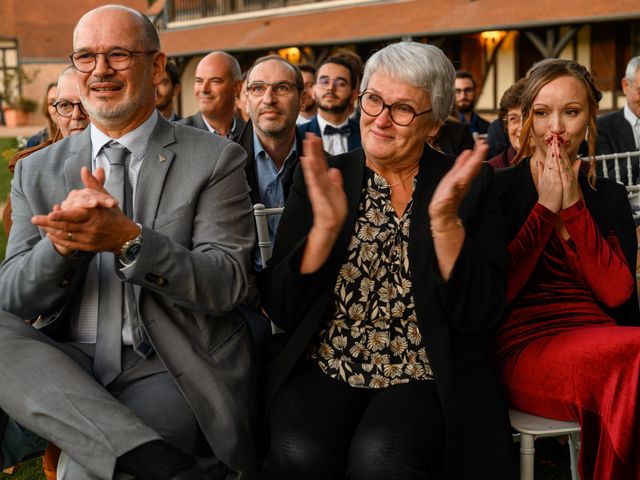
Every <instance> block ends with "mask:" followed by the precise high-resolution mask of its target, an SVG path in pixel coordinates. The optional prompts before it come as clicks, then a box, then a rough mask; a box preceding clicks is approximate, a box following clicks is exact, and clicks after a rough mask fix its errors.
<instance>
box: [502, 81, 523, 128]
mask: <svg viewBox="0 0 640 480" xmlns="http://www.w3.org/2000/svg"><path fill="white" fill-rule="evenodd" d="M526 85H527V79H526V77H525V78H521V79H520V80H518V81H517V82H516V83H514V84H513V85H511V86H510V87H509V88H507V89H506V90H505V91H504V93H503V94H502V98H501V99H500V110H499V111H498V116H499V117H500V120H504V119H505V118H507V112H508V111H509V110H511V109H512V108H518V107H520V105H521V101H520V97H521V96H522V92H523V91H524V87H525V86H526Z"/></svg>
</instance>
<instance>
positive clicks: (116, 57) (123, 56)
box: [69, 48, 157, 73]
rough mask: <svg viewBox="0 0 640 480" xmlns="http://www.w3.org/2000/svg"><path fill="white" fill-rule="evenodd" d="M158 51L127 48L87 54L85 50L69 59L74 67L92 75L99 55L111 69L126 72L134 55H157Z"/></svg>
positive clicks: (74, 53) (73, 54) (75, 53)
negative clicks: (102, 56)
mask: <svg viewBox="0 0 640 480" xmlns="http://www.w3.org/2000/svg"><path fill="white" fill-rule="evenodd" d="M156 52H157V50H127V49H126V48H112V49H111V50H109V51H108V52H85V51H83V50H81V51H78V52H73V53H72V54H71V55H70V56H69V58H71V63H73V66H74V67H75V68H76V70H78V71H79V72H82V73H90V72H92V71H93V69H94V68H96V62H97V57H98V55H104V59H105V61H106V62H107V65H109V68H111V69H112V70H115V71H116V72H121V71H123V70H126V69H127V68H129V67H130V66H131V58H132V57H133V56H134V55H143V54H147V53H156Z"/></svg>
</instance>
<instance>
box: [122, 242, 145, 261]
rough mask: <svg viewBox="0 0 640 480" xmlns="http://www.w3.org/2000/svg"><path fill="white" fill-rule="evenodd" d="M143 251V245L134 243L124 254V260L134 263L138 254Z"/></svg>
mask: <svg viewBox="0 0 640 480" xmlns="http://www.w3.org/2000/svg"><path fill="white" fill-rule="evenodd" d="M141 249H142V245H141V244H140V243H133V244H131V245H129V248H127V250H126V251H125V252H124V258H125V260H126V261H127V262H133V261H134V260H135V259H136V258H137V257H138V253H140V250H141Z"/></svg>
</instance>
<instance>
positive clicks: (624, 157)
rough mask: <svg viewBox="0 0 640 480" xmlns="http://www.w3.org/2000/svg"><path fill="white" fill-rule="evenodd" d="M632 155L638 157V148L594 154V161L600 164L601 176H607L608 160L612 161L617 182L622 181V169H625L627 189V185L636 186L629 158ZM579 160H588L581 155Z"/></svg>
mask: <svg viewBox="0 0 640 480" xmlns="http://www.w3.org/2000/svg"><path fill="white" fill-rule="evenodd" d="M634 157H640V151H639V150H634V151H631V152H620V153H609V154H607V155H596V156H595V160H596V162H598V163H600V164H602V176H603V177H605V178H609V168H608V166H609V162H610V161H613V171H614V175H615V181H616V182H618V183H624V182H623V181H622V175H621V172H622V169H625V170H626V171H627V175H626V177H627V185H625V186H626V187H627V189H629V187H634V186H636V185H635V184H634V183H633V174H632V170H633V169H632V165H631V159H632V158H634ZM581 160H585V161H587V160H589V159H588V158H587V157H582V158H581ZM622 163H624V165H623V164H622Z"/></svg>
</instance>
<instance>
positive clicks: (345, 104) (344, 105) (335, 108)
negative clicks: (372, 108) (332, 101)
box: [318, 98, 351, 113]
mask: <svg viewBox="0 0 640 480" xmlns="http://www.w3.org/2000/svg"><path fill="white" fill-rule="evenodd" d="M350 103H351V98H347V99H345V100H344V101H342V102H340V103H339V104H337V105H329V106H327V105H322V101H320V102H318V108H319V109H320V110H322V111H323V112H332V113H343V112H346V111H347V109H348V108H349V104H350Z"/></svg>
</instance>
